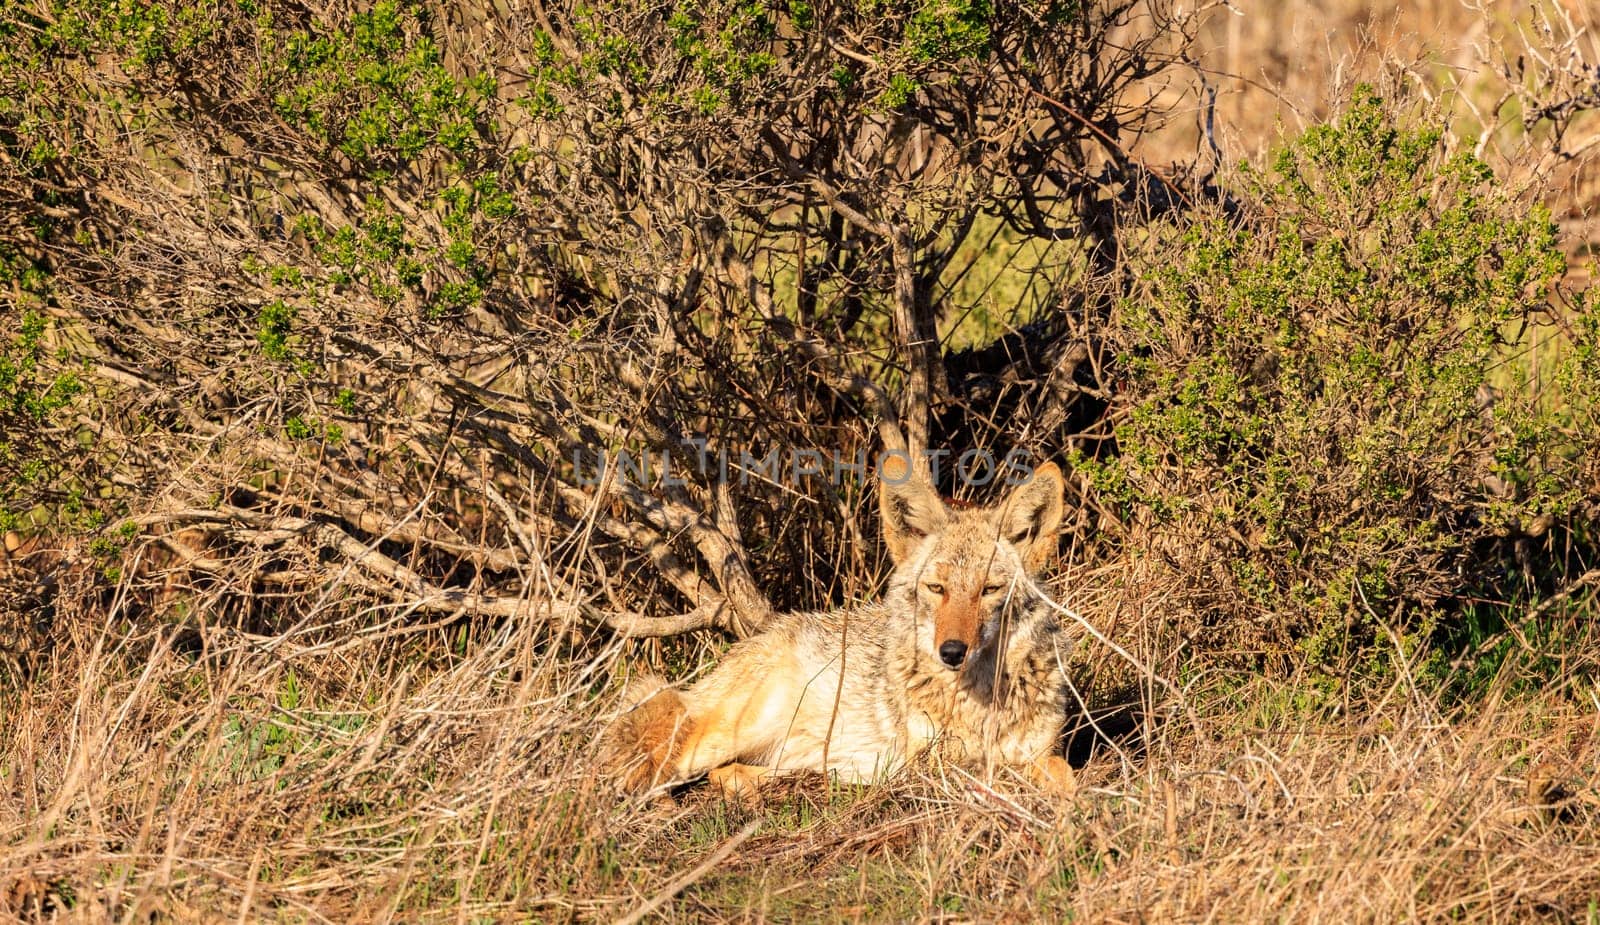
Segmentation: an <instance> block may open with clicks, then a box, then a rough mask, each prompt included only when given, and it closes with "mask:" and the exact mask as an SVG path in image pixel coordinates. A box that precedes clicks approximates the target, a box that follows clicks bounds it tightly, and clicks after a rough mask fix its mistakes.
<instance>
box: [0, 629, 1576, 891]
mask: <svg viewBox="0 0 1600 925" xmlns="http://www.w3.org/2000/svg"><path fill="white" fill-rule="evenodd" d="M1124 599H1125V598H1124ZM64 619H66V620H68V621H70V622H69V626H70V627H71V628H72V629H74V630H75V632H72V633H69V634H67V636H68V638H65V639H63V641H62V642H61V643H60V644H58V645H57V646H56V647H55V648H54V649H53V651H51V652H50V653H49V655H48V660H47V662H46V663H45V664H42V665H39V666H38V667H37V670H36V672H35V673H34V675H33V676H32V677H31V679H28V680H26V681H23V680H20V679H17V678H14V677H13V678H12V679H11V680H10V682H8V683H7V685H6V686H5V687H4V688H3V698H4V702H3V705H4V716H5V724H4V727H3V731H0V909H5V910H6V911H7V912H9V913H10V915H12V916H21V917H22V918H23V919H25V920H32V921H89V922H99V921H150V920H156V921H169V920H170V921H221V920H239V921H252V920H263V919H264V920H283V921H333V922H344V921H373V920H384V921H388V920H396V919H398V920H413V919H424V920H433V919H455V920H461V921H485V920H503V919H514V920H533V921H576V920H581V921H589V920H613V919H616V918H618V917H620V916H624V915H627V914H629V913H630V912H633V911H637V910H640V909H642V908H645V907H647V906H648V908H649V909H654V910H655V912H654V914H656V915H659V916H660V917H662V918H664V919H667V920H672V921H686V920H693V921H733V920H738V921H754V920H768V919H772V920H817V921H827V920H835V919H838V918H846V919H861V920H878V921H908V920H935V919H937V920H980V921H1000V920H1014V921H1033V920H1041V919H1042V920H1050V919H1055V918H1059V917H1061V916H1063V915H1066V914H1068V913H1070V914H1071V916H1072V917H1073V918H1074V919H1076V920H1086V921H1199V920H1217V921H1264V920H1268V919H1282V920H1295V921H1314V920H1322V919H1327V918H1333V917H1339V918H1343V919H1347V920H1356V921H1373V922H1387V921H1434V920H1460V919H1462V918H1466V919H1469V920H1495V919H1498V920H1503V921H1510V920H1518V921H1522V920H1528V919H1531V918H1541V917H1542V918H1546V919H1548V920H1551V921H1585V920H1587V921H1600V914H1597V913H1596V905H1595V903H1596V902H1597V901H1600V828H1597V827H1596V824H1595V823H1596V822H1597V820H1600V800H1597V797H1596V791H1595V789H1594V788H1595V783H1596V781H1595V777H1594V768H1595V767H1596V766H1597V764H1600V736H1597V726H1600V688H1597V686H1596V684H1595V682H1594V680H1593V678H1594V676H1595V672H1594V668H1595V665H1594V663H1593V661H1592V657H1591V659H1590V660H1589V661H1580V662H1577V663H1572V664H1568V665H1567V666H1565V668H1564V669H1563V671H1562V676H1563V677H1566V678H1569V679H1570V680H1567V681H1565V682H1563V683H1561V684H1559V685H1557V686H1556V687H1554V688H1552V689H1547V690H1543V691H1539V692H1537V693H1532V694H1523V695H1518V696H1501V695H1499V694H1497V693H1495V692H1496V691H1507V690H1510V689H1511V688H1512V687H1513V684H1512V683H1511V682H1512V681H1514V680H1515V669H1514V668H1513V667H1512V666H1513V665H1514V664H1515V660H1512V661H1508V662H1507V663H1506V665H1507V667H1506V668H1505V670H1504V671H1503V672H1502V676H1501V677H1500V678H1499V679H1497V680H1496V682H1495V683H1493V684H1491V685H1489V693H1488V694H1487V695H1486V696H1485V697H1484V698H1483V699H1482V700H1481V702H1478V703H1477V704H1476V705H1474V706H1473V707H1471V708H1468V709H1462V710H1460V711H1459V712H1457V713H1454V714H1449V713H1445V712H1442V711H1441V709H1440V708H1439V707H1438V706H1437V705H1436V703H1435V701H1434V699H1433V698H1432V697H1430V696H1429V695H1427V694H1426V693H1424V692H1419V691H1417V690H1415V689H1413V687H1412V686H1411V684H1410V681H1409V677H1410V676H1409V674H1408V672H1407V671H1405V670H1404V666H1399V665H1397V666H1395V670H1394V674H1393V677H1394V681H1393V683H1392V684H1390V685H1389V686H1388V688H1387V690H1386V691H1384V693H1382V695H1381V696H1377V697H1376V698H1374V699H1369V700H1363V701H1360V702H1356V703H1349V704H1346V703H1342V702H1341V700H1340V698H1341V696H1342V693H1341V692H1332V693H1329V694H1325V695H1312V694H1308V691H1310V690H1313V688H1312V687H1310V686H1309V685H1305V684H1297V683H1286V682H1274V683H1267V682H1264V681H1261V680H1258V679H1253V678H1251V677H1249V676H1247V675H1237V676H1230V675H1225V674H1222V673H1216V672H1213V673H1208V674H1205V675H1201V676H1196V677H1192V678H1189V679H1187V681H1186V683H1185V684H1184V690H1185V693H1184V694H1183V696H1182V697H1181V698H1167V699H1166V700H1165V702H1164V704H1163V705H1162V706H1160V707H1159V708H1158V709H1156V710H1154V711H1153V712H1152V714H1151V716H1150V718H1149V719H1148V721H1147V724H1146V727H1145V730H1144V736H1143V740H1142V744H1141V745H1134V744H1133V743H1124V744H1123V745H1121V746H1107V747H1104V748H1101V749H1100V750H1099V751H1098V753H1096V754H1095V755H1094V756H1093V757H1092V759H1091V760H1090V761H1089V762H1088V763H1087V764H1086V765H1085V766H1084V767H1083V768H1082V769H1081V770H1080V781H1081V783H1082V788H1081V792H1080V793H1079V795H1078V796H1077V798H1076V799H1074V800H1073V801H1072V802H1070V803H1059V804H1052V803H1050V802H1048V801H1046V800H1045V799H1044V798H1043V797H1042V796H1041V795H1039V794H1037V793H1035V792H1033V791H1031V790H1029V789H1028V788H1027V787H1026V786H1025V785H1023V784H1021V783H1018V782H1006V781H1002V782H998V783H997V784H996V785H995V786H994V787H993V788H992V789H991V788H988V787H985V786H983V785H981V784H979V783H977V782H976V781H973V780H972V779H971V778H968V777H965V776H964V775H962V774H960V773H959V772H956V771H946V770H941V769H937V768H922V769H920V770H918V771H915V772H912V773H908V774H906V775H904V776H902V777H901V778H899V779H896V780H893V781H889V782H887V783H886V784H884V785H882V786H880V787H873V788H834V789H830V788H828V786H827V785H826V784H825V783H824V782H822V781H821V780H820V779H801V780H797V781H794V782H791V783H789V784H787V785H785V786H783V787H780V788H779V789H777V790H775V791H773V792H772V793H770V794H769V799H768V803H767V805H766V806H765V807H763V808H761V809H759V810H751V809H747V808H742V807H733V806H728V805H725V804H723V803H722V802H721V801H720V799H718V798H716V797H714V796H712V795H711V794H710V793H709V792H707V790H706V788H703V787H700V788H690V789H688V790H686V791H685V792H683V793H681V794H680V795H679V798H678V800H677V801H667V802H660V803H645V804H627V803H624V802H621V801H619V799H618V798H617V797H615V796H614V795H613V794H612V793H611V792H610V791H609V790H608V789H607V788H606V787H605V786H604V785H603V784H602V783H600V782H597V780H596V779H595V777H594V775H593V772H592V765H591V759H592V753H593V750H594V744H595V738H596V733H597V731H598V729H599V728H600V726H601V724H602V721H603V719H604V714H605V710H606V708H607V706H608V705H609V704H610V703H611V702H612V699H611V697H610V696H609V694H608V693H607V692H608V691H610V690H614V689H615V681H616V678H615V677H614V675H615V674H616V673H617V672H618V671H619V670H620V668H621V665H620V663H619V659H622V658H624V657H625V656H626V655H627V653H624V652H622V651H621V649H620V648H619V647H611V648H610V649H604V650H596V649H593V648H588V647H585V648H582V649H577V648H572V647H570V646H567V645H562V644H557V641H556V639H555V638H554V637H553V635H552V634H551V632H550V631H549V630H548V629H547V628H540V627H533V626H528V625H521V626H511V625H501V626H480V627H476V628H473V629H470V630H468V629H461V628H457V629H456V630H453V631H450V632H449V633H447V634H445V633H440V632H434V633H420V634H416V635H414V636H411V637H405V638H391V639H386V640H379V641H372V642H368V643H364V644H362V645H359V646H352V645H348V644H340V643H338V642H334V641H330V642H327V643H326V644H317V643H315V642H314V641H313V642H307V641H306V640H307V639H310V640H315V639H316V638H317V636H316V635H315V634H313V635H311V636H307V637H302V639H301V641H299V642H293V643H290V642H283V641H281V640H274V639H255V638H250V637H245V636H241V635H240V634H238V633H236V632H224V631H221V630H203V631H200V632H195V631H193V630H190V631H182V630H174V629H170V628H168V629H152V630H147V631H144V632H142V633H130V632H129V631H128V629H127V627H125V626H123V625H122V624H121V621H120V620H119V618H118V615H117V613H116V612H115V605H113V612H112V614H111V618H110V619H109V620H107V619H105V617H104V615H103V614H102V615H101V616H100V617H99V618H96V617H95V616H94V615H92V614H90V613H87V612H85V613H82V614H79V615H77V616H76V617H74V616H70V615H68V616H65V617H64ZM328 638H329V639H330V640H332V639H334V638H336V637H335V636H333V635H331V634H330V636H329V637H328ZM579 651H582V652H584V653H586V654H585V655H584V656H583V657H577V655H576V653H578V652H579ZM689 654H690V655H692V656H698V655H700V654H705V653H699V652H694V653H689ZM1095 658H1096V659H1097V660H1098V659H1099V656H1096V657H1095ZM1551 801H1555V805H1547V804H1550V803H1551ZM708 859H710V861H711V863H706V862H707V860H708Z"/></svg>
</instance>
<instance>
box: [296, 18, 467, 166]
mask: <svg viewBox="0 0 1600 925" xmlns="http://www.w3.org/2000/svg"><path fill="white" fill-rule="evenodd" d="M420 16H421V13H420V12H419V10H418V9H416V8H414V7H412V6H410V5H408V4H403V3H400V2H396V0H383V2H379V3H377V4H375V5H374V6H373V7H372V8H371V9H370V10H367V11H366V12H359V13H355V14H353V15H352V16H351V17H350V22H349V24H348V26H347V27H346V28H344V29H342V30H340V31H337V32H333V33H313V32H310V31H292V32H288V33H287V34H281V35H280V34H279V33H277V32H268V33H267V37H268V38H269V39H270V40H271V41H273V42H274V43H281V44H280V46H279V47H274V48H270V49H268V51H269V53H270V56H271V57H270V59H269V61H270V64H269V67H268V73H267V75H266V76H265V83H266V84H267V86H268V87H270V88H272V90H273V101H274V105H275V107H276V108H277V111H278V113H279V114H280V115H281V116H283V118H284V119H286V120H288V121H289V122H290V124H292V125H295V126H298V127H300V128H302V129H304V130H306V131H307V132H309V133H311V134H312V135H315V136H317V137H319V138H321V139H323V140H324V141H325V142H327V143H328V144H329V145H332V146H333V147H336V148H338V149H339V150H340V151H342V152H344V153H345V154H346V155H348V156H349V157H351V158H352V159H354V160H356V161H358V162H360V163H362V164H366V165H369V166H374V167H388V168H391V169H392V168H395V167H400V166H404V165H405V164H407V163H409V162H410V161H411V160H413V159H414V158H416V157H417V156H418V155H419V154H420V153H422V152H423V151H424V150H425V149H427V148H429V147H437V148H440V149H443V150H444V151H446V152H449V153H451V154H454V155H457V156H464V155H468V154H471V153H472V152H474V151H476V150H477V149H478V148H479V147H480V146H481V145H482V144H483V142H484V131H483V126H484V123H485V121H486V120H487V119H488V118H489V103H490V101H492V100H493V98H494V94H495V81H494V79H493V78H492V77H490V76H488V75H485V74H478V75H471V76H467V77H465V78H458V77H457V76H456V75H454V74H452V73H451V72H450V71H449V70H448V69H447V68H446V67H445V65H444V61H443V55H442V53H441V52H440V50H439V47H438V46H437V45H436V44H435V43H434V41H433V39H432V38H430V37H429V35H428V34H427V32H426V30H424V29H423V27H422V23H421V21H420Z"/></svg>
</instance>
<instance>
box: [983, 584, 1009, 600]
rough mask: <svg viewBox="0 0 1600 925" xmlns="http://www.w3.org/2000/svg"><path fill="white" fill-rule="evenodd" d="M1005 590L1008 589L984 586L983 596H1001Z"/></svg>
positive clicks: (999, 586)
mask: <svg viewBox="0 0 1600 925" xmlns="http://www.w3.org/2000/svg"><path fill="white" fill-rule="evenodd" d="M1005 589H1006V586H1005V585H984V586H983V594H984V596H985V597H988V596H989V595H991V594H999V593H1000V592H1001V591H1004V590H1005Z"/></svg>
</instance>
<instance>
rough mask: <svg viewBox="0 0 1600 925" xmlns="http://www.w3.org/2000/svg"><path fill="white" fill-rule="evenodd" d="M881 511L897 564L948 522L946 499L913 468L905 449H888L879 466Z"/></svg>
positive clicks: (891, 555)
mask: <svg viewBox="0 0 1600 925" xmlns="http://www.w3.org/2000/svg"><path fill="white" fill-rule="evenodd" d="M878 513H879V514H880V515H882V517H883V541H884V542H885V543H887V544H888V545H889V558H890V559H893V560H894V564H895V565H899V564H900V563H902V562H904V561H905V560H906V557H907V556H909V555H911V551H912V550H913V549H915V548H916V547H917V544H918V543H920V542H921V541H922V538H923V537H925V536H927V535H928V534H930V533H937V532H939V531H940V530H943V529H944V527H945V524H946V523H947V522H948V517H947V516H946V514H945V509H944V502H943V501H941V500H939V495H938V493H937V492H935V491H934V490H933V489H932V488H931V487H929V485H928V483H927V482H926V481H925V480H924V479H923V478H922V476H921V475H919V474H917V473H915V472H913V471H912V470H911V462H910V460H909V459H908V458H907V456H906V454H904V453H895V452H891V453H886V454H885V455H884V458H883V464H882V465H881V466H879V468H878Z"/></svg>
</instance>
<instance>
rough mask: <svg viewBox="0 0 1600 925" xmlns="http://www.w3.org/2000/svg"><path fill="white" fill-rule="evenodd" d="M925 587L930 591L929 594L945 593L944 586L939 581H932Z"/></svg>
mask: <svg viewBox="0 0 1600 925" xmlns="http://www.w3.org/2000/svg"><path fill="white" fill-rule="evenodd" d="M923 587H924V588H927V589H928V593H929V594H943V593H944V585H942V584H939V583H938V582H937V581H930V582H928V583H927V584H925V585H923Z"/></svg>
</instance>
